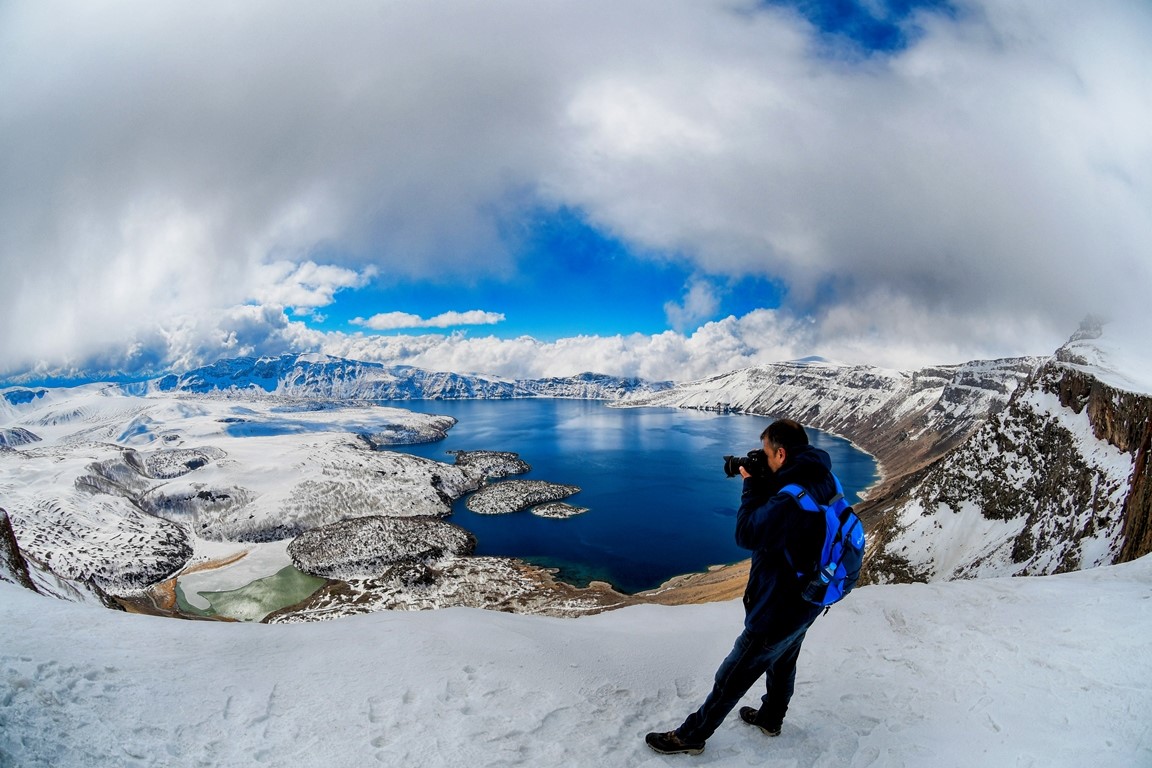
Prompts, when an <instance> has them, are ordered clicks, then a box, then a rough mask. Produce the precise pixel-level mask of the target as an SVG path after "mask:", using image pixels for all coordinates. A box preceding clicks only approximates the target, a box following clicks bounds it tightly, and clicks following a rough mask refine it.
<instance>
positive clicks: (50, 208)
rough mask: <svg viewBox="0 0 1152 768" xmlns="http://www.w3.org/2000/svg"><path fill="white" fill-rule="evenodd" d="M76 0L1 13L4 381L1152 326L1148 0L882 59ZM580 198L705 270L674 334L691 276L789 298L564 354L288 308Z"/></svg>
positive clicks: (1047, 18)
mask: <svg viewBox="0 0 1152 768" xmlns="http://www.w3.org/2000/svg"><path fill="white" fill-rule="evenodd" d="M65 6H67V7H61V5H60V4H59V3H56V4H52V5H50V6H49V5H44V4H41V3H35V2H30V1H26V2H19V1H18V2H14V3H5V4H4V5H3V6H0V94H3V97H2V98H0V268H2V271H3V280H0V327H2V328H3V331H2V334H3V343H2V345H0V375H2V374H5V373H7V374H12V373H15V372H20V371H23V370H27V369H30V368H36V367H37V366H40V368H41V369H43V370H60V369H66V368H67V366H93V365H95V366H101V365H102V366H105V367H107V368H110V369H112V368H119V369H122V370H128V371H131V370H144V369H146V368H148V367H149V366H156V365H178V364H181V363H182V362H186V361H193V362H195V361H199V360H203V359H211V358H212V357H215V356H218V354H217V353H218V352H222V353H224V354H228V353H230V352H229V351H232V352H242V351H248V350H251V351H255V352H259V353H264V352H267V353H275V352H277V351H280V350H282V349H284V348H292V349H319V348H325V349H328V350H335V349H340V348H347V349H349V350H354V349H357V348H360V349H369V348H372V349H375V352H374V354H375V355H376V356H378V357H379V356H389V355H393V356H399V357H403V356H404V355H406V354H412V355H415V356H416V357H417V358H418V359H419V360H421V361H423V362H425V363H426V364H432V363H437V364H440V363H439V361H441V360H442V361H443V363H442V364H443V365H445V366H453V367H459V368H460V369H464V370H478V369H485V370H493V371H494V372H496V371H500V372H512V369H514V368H516V367H517V366H518V365H524V366H528V367H532V366H534V367H535V368H536V369H543V368H547V369H548V371H549V372H572V371H576V370H581V369H584V368H594V369H598V370H606V371H609V372H631V373H644V372H646V371H649V370H653V371H655V370H656V369H660V368H664V369H669V368H672V366H669V364H668V362H667V361H666V360H665V359H664V357H663V356H665V355H672V356H674V358H675V359H676V361H677V366H679V367H678V368H672V369H673V370H681V369H690V370H693V371H700V372H711V371H713V370H716V368H714V366H724V365H729V364H730V363H731V362H732V361H751V360H754V359H755V358H756V357H757V356H759V355H774V354H777V353H779V354H792V353H798V354H812V353H817V354H823V355H825V356H828V357H839V358H841V359H848V360H852V361H857V360H861V359H862V358H867V361H868V362H878V363H881V364H908V363H911V362H928V361H931V362H941V361H947V360H950V359H956V358H962V359H966V358H971V357H977V356H990V355H996V354H1013V353H1036V352H1044V351H1047V350H1049V349H1051V348H1052V347H1053V346H1054V345H1055V344H1057V343H1059V341H1061V340H1062V339H1063V338H1064V337H1066V336H1067V334H1068V332H1069V331H1070V329H1073V328H1074V327H1075V324H1076V322H1078V320H1079V319H1080V318H1081V317H1082V316H1083V315H1085V314H1086V313H1087V312H1090V311H1095V312H1100V311H1118V312H1121V313H1125V312H1128V311H1131V313H1134V314H1136V315H1139V316H1146V310H1144V309H1143V307H1144V305H1145V304H1146V302H1147V297H1146V294H1147V293H1148V289H1149V286H1152V260H1149V259H1148V256H1147V254H1148V247H1149V244H1150V243H1152V134H1150V133H1149V132H1148V130H1147V126H1148V125H1152V97H1150V95H1149V90H1148V88H1147V84H1148V83H1149V82H1152V48H1150V47H1149V46H1148V45H1147V41H1148V40H1149V39H1152V8H1150V7H1149V5H1148V4H1147V3H1145V2H1142V0H1101V2H1096V3H1092V4H1090V5H1088V6H1085V5H1084V4H1082V3H1073V2H1070V0H1055V1H1053V0H1044V1H1043V2H1041V0H1013V1H1012V2H986V3H984V2H979V1H978V0H973V1H972V2H958V3H956V4H955V5H954V8H952V9H950V10H948V11H947V12H929V11H921V12H916V13H913V14H911V15H910V16H908V17H907V18H906V19H905V21H904V24H905V26H906V27H907V28H908V34H907V39H908V40H909V43H908V45H907V46H906V47H903V48H900V49H898V50H895V51H886V52H872V53H869V52H868V51H866V50H861V49H859V48H858V47H847V46H838V45H837V43H836V41H835V40H829V39H826V38H822V37H821V36H820V34H819V32H818V30H816V29H815V28H813V27H812V26H811V25H810V24H809V23H808V22H806V21H805V20H804V19H803V18H802V17H801V16H800V15H799V14H797V13H794V12H791V11H789V10H788V9H787V8H784V7H779V6H771V7H763V6H762V5H760V4H757V3H752V2H740V1H738V0H628V2H625V3H619V2H608V1H607V0H581V1H580V2H567V1H565V2H559V3H544V4H541V3H538V2H532V1H531V0H497V2H495V3H484V4H475V3H469V2H463V0H435V2H407V1H404V0H396V1H394V2H386V3H372V4H340V5H337V6H320V5H316V4H304V3H289V4H287V5H284V4H269V3H260V2H252V3H244V4H242V5H239V6H237V5H235V4H230V3H207V4H194V5H190V4H183V5H181V4H176V5H172V4H160V5H156V4H151V3H141V2H115V1H109V2H98V3H92V2H82V3H81V2H76V3H71V4H69V3H65ZM560 207H565V208H569V209H574V210H579V211H581V212H582V214H583V215H584V216H585V217H586V219H587V221H588V222H589V223H590V224H592V225H593V226H595V227H597V228H598V229H600V230H601V231H604V232H607V233H610V234H611V236H613V237H614V238H618V239H619V240H620V241H621V242H623V243H625V244H627V245H628V247H629V248H630V249H631V252H632V253H634V254H635V256H634V258H666V259H676V260H679V261H681V262H684V263H688V264H690V265H691V266H692V267H693V269H694V270H695V272H696V273H697V275H698V276H699V280H698V281H697V282H694V283H693V285H692V286H691V288H692V289H694V290H695V293H693V292H692V290H689V292H688V293H686V297H687V299H686V300H685V305H684V306H682V307H679V306H674V305H670V306H671V310H672V311H670V313H669V314H670V317H671V318H672V319H673V320H674V321H675V324H676V327H678V328H681V329H682V328H684V326H685V324H686V322H687V321H689V320H692V321H695V318H696V316H697V315H698V313H699V312H698V311H699V310H700V309H701V307H704V308H706V307H707V306H708V301H707V287H706V283H705V282H703V280H705V279H706V278H713V279H723V278H725V277H739V276H744V275H763V276H768V277H770V278H771V279H773V280H777V281H779V283H780V284H781V285H782V286H783V287H784V289H785V296H784V299H783V304H782V306H781V307H780V308H779V309H778V310H777V311H775V312H773V313H772V314H771V316H770V317H767V318H766V317H765V316H762V314H761V313H755V312H754V313H752V314H750V315H748V316H745V317H743V318H732V319H730V320H724V321H720V322H713V323H710V324H706V325H703V326H702V327H700V328H699V329H698V330H695V331H692V330H690V326H689V329H688V330H684V331H682V332H673V331H670V332H669V333H668V334H663V335H656V336H651V337H645V338H642V339H637V338H632V337H628V336H621V337H619V338H599V337H598V338H574V339H562V340H560V341H555V342H549V343H544V342H539V341H535V340H532V339H501V338H498V337H483V338H467V339H463V340H462V339H460V338H459V337H451V336H449V337H441V336H434V337H419V336H414V337H407V338H399V337H382V338H376V337H370V336H367V335H361V333H360V328H358V327H351V328H346V329H344V330H343V331H335V332H329V333H327V334H321V333H319V332H318V331H316V330H313V328H315V327H316V326H315V325H312V326H308V325H305V324H304V321H303V320H301V319H300V318H299V317H298V316H296V315H297V314H298V313H301V312H303V313H305V314H307V313H316V312H319V311H322V310H323V308H324V307H325V306H329V305H330V304H331V303H332V302H333V301H334V297H335V296H336V294H337V293H338V292H340V291H356V290H358V289H360V288H362V287H363V286H365V285H367V284H369V283H370V282H371V281H372V280H375V279H381V278H383V277H386V276H391V277H403V278H405V279H421V278H425V277H432V276H435V277H436V278H437V279H441V280H444V279H448V280H451V279H456V280H460V281H467V280H470V279H472V278H474V277H475V276H476V275H478V274H485V275H488V276H491V275H497V276H498V275H505V274H508V275H511V274H515V272H516V268H517V248H516V242H515V237H514V236H512V235H511V234H510V233H513V232H514V231H515V229H516V224H517V222H519V221H521V220H522V219H523V217H524V216H526V215H527V213H526V212H528V211H540V210H550V209H556V208H560ZM670 298H675V297H670ZM688 299H691V302H689V301H688ZM285 307H287V308H288V312H287V313H285V312H284V311H283V310H284V308H285ZM473 309H475V308H474V307H470V306H461V307H459V308H458V310H459V311H460V313H462V314H461V317H463V316H465V315H466V314H467V313H468V312H469V311H470V310H473ZM480 309H481V310H483V317H484V318H488V319H490V318H494V317H497V316H498V315H499V311H500V310H501V309H502V308H501V307H481V308H480ZM589 311H590V312H592V311H595V308H594V307H590V308H589ZM310 316H313V317H314V316H315V315H314V314H313V315H310ZM436 316H439V311H437V313H434V317H433V318H429V319H427V320H425V319H424V318H421V317H417V318H416V319H415V320H413V319H412V318H408V319H404V318H401V317H400V316H399V315H397V314H393V313H390V311H389V308H388V307H382V308H380V315H379V318H378V319H377V320H375V322H373V320H372V318H368V319H366V320H362V323H361V325H363V326H364V327H367V328H369V329H371V328H374V327H375V328H394V327H396V326H397V325H398V324H408V325H409V326H410V327H411V326H412V325H415V326H416V327H419V326H421V325H425V326H432V327H435V326H436V323H435V322H434V320H435V317H436ZM417 321H419V322H417ZM765 323H766V324H767V325H768V326H771V327H770V328H768V329H767V330H769V331H771V332H773V333H777V334H779V333H787V334H789V335H788V337H787V338H781V337H779V336H773V337H770V338H763V337H754V336H753V335H752V334H751V333H750V332H749V327H750V326H759V325H763V324H765ZM524 350H530V352H525V351H524ZM532 350H534V351H532ZM541 356H542V358H543V359H540V358H541ZM518 359H520V360H522V362H517V360H518ZM861 361H862V360H861ZM519 372H522V373H524V374H530V373H532V372H534V371H530V370H524V371H519Z"/></svg>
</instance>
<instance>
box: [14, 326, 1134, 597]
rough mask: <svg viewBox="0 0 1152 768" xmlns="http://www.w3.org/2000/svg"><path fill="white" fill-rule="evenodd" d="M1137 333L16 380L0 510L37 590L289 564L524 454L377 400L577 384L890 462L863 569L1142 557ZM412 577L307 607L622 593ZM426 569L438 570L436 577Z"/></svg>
mask: <svg viewBox="0 0 1152 768" xmlns="http://www.w3.org/2000/svg"><path fill="white" fill-rule="evenodd" d="M1130 348H1131V344H1128V345H1127V347H1125V346H1123V345H1121V346H1119V347H1118V346H1117V343H1116V342H1115V340H1111V339H1110V337H1109V336H1107V335H1106V334H1104V333H1103V331H1102V330H1101V329H1100V328H1099V327H1097V326H1091V327H1086V328H1085V329H1084V330H1083V331H1082V332H1080V333H1078V334H1077V335H1076V336H1075V337H1073V339H1072V340H1071V341H1070V342H1069V343H1068V344H1067V345H1065V346H1064V347H1062V348H1061V349H1060V350H1058V351H1057V353H1056V354H1054V355H1052V356H1050V357H1047V358H1041V357H1035V358H1012V359H1004V360H992V361H974V362H969V363H966V364H963V365H949V366H936V367H932V368H925V369H921V370H917V371H910V372H905V371H893V370H885V369H877V368H870V367H866V366H846V365H838V364H835V363H829V362H826V361H823V360H805V361H799V362H793V363H781V364H777V365H772V366H764V367H759V368H752V369H747V370H742V371H736V372H733V373H730V374H727V375H724V376H718V377H713V378H710V379H707V380H703V381H697V382H690V383H686V384H682V385H679V386H674V387H671V386H666V385H664V384H658V385H647V384H644V383H643V382H635V381H626V380H619V379H611V378H609V377H598V376H591V375H586V376H581V377H575V378H573V379H564V380H550V381H547V382H535V383H526V382H507V381H501V380H498V379H487V378H484V377H454V376H451V375H447V374H430V373H428V372H420V371H416V370H415V369H396V368H392V369H388V368H384V367H381V366H378V365H371V364H362V363H356V362H354V361H348V360H338V359H333V358H319V357H315V356H312V357H282V358H276V359H263V360H230V361H221V362H220V363H218V364H217V365H215V366H210V367H208V368H205V369H200V370H198V371H194V372H191V373H189V374H185V375H184V376H181V377H175V376H173V377H165V378H163V379H158V380H155V381H153V382H150V383H148V384H147V385H134V386H130V387H125V386H124V385H89V386H87V387H80V388H74V389H70V390H60V389H27V388H11V389H8V390H5V391H3V392H0V437H2V438H3V442H2V443H0V509H6V510H7V513H8V517H9V518H10V525H8V528H10V530H11V532H12V534H13V535H12V536H11V537H10V538H11V541H12V542H14V543H13V544H12V546H10V547H9V550H13V551H14V553H15V555H22V556H23V557H24V558H25V559H26V561H27V562H31V563H32V568H31V571H32V572H31V574H30V575H31V578H32V579H33V580H36V579H37V578H39V582H40V583H41V586H42V587H43V588H44V589H43V591H48V592H50V593H53V594H62V595H64V594H69V595H70V594H71V593H72V592H79V593H81V594H82V595H84V596H86V597H87V596H91V595H94V596H95V599H98V600H101V601H103V602H108V600H109V597H108V593H111V594H112V595H123V594H124V593H125V592H131V591H132V590H136V589H139V588H141V587H143V586H148V585H149V583H153V582H155V581H157V580H162V579H166V577H167V575H168V574H171V573H174V572H176V571H178V570H180V569H182V568H183V569H185V570H186V569H187V568H188V567H191V566H198V565H199V564H202V563H205V562H212V561H219V560H220V559H221V558H226V557H231V556H233V555H234V554H235V553H232V552H224V551H221V549H220V546H218V545H222V544H228V545H230V546H238V545H245V546H249V545H251V546H254V545H257V544H259V543H261V542H279V544H278V545H277V546H278V548H273V549H275V551H274V552H272V554H270V555H268V557H270V558H272V561H273V562H283V563H284V564H287V563H288V562H289V560H288V555H287V554H286V552H285V551H284V548H285V545H286V543H287V542H288V541H289V540H291V539H293V538H295V537H299V536H301V535H303V534H304V533H305V532H307V531H311V530H314V529H328V528H330V527H331V526H334V525H335V524H337V523H340V522H341V521H343V520H347V519H355V518H361V517H368V516H373V515H379V514H385V515H391V516H433V517H441V516H444V515H445V514H447V512H448V509H449V504H450V501H451V499H454V498H457V497H459V496H460V495H462V494H463V493H466V492H469V491H470V490H473V489H475V488H476V487H477V486H478V485H479V483H480V481H481V480H482V479H483V477H485V476H487V477H494V476H503V475H505V474H508V473H509V472H515V471H524V470H523V469H520V470H514V469H509V468H508V467H505V468H504V469H501V468H500V467H499V466H497V465H504V464H507V462H508V461H510V459H509V457H487V458H486V459H484V461H485V462H487V463H491V462H492V461H495V462H496V463H495V465H493V466H486V467H485V468H483V469H480V468H478V467H477V466H472V467H468V466H465V465H462V464H461V463H460V462H461V460H463V461H468V458H467V457H457V458H458V460H457V464H456V465H449V464H444V463H441V462H427V461H425V460H420V459H415V458H413V457H410V456H400V455H398V454H391V453H381V452H380V451H379V450H376V449H378V448H380V447H381V446H386V445H389V444H394V443H397V442H415V441H420V440H430V439H437V437H438V436H442V435H443V431H444V430H445V429H448V428H449V427H450V426H451V424H452V420H451V419H447V418H444V417H433V416H424V415H418V414H412V413H410V412H408V411H403V410H399V409H382V408H379V407H378V406H368V405H366V404H365V401H371V400H376V399H395V398H401V399H403V398H410V397H415V396H418V395H422V396H437V397H448V396H452V397H456V396H485V397H521V396H543V395H547V396H558V395H563V396H585V397H597V398H604V399H609V400H611V401H612V403H611V404H612V405H614V406H618V407H640V406H648V405H659V406H675V407H681V408H700V409H710V410H711V409H721V410H731V411H737V412H746V413H756V414H762V415H767V416H790V417H794V418H798V419H799V420H801V421H802V422H804V423H806V424H809V425H811V426H813V427H816V428H819V429H824V430H828V431H831V432H835V433H838V434H841V435H843V436H846V437H848V438H850V439H852V440H853V441H854V442H856V443H857V444H858V445H860V446H861V447H862V448H864V449H865V450H867V451H869V452H871V453H872V454H873V455H875V456H876V457H877V458H878V459H879V461H880V463H881V469H882V471H883V478H882V480H881V482H880V483H879V484H878V485H877V486H876V487H875V488H873V489H872V490H871V492H870V493H869V494H868V498H867V499H866V500H865V501H864V502H862V503H861V504H860V505H858V507H859V511H860V512H861V515H862V516H863V517H864V519H865V521H866V523H867V524H868V526H869V529H870V531H871V536H870V551H869V556H868V559H867V565H866V578H867V579H870V580H873V581H880V582H884V581H908V580H939V579H952V578H964V577H976V576H990V575H1013V574H1044V573H1054V572H1060V571H1065V570H1074V569H1079V568H1088V567H1093V566H1097V565H1103V564H1109V563H1115V562H1124V561H1128V560H1132V559H1135V558H1137V557H1139V556H1141V555H1143V554H1145V553H1147V552H1149V551H1152V523H1150V520H1152V512H1150V507H1152V490H1150V489H1152V480H1150V477H1149V474H1150V469H1149V464H1148V462H1147V459H1146V456H1147V453H1148V450H1149V435H1150V427H1149V425H1150V424H1152V396H1150V395H1149V394H1148V393H1149V392H1150V391H1152V386H1146V385H1144V384H1143V383H1142V382H1144V381H1145V378H1144V377H1143V375H1142V374H1141V375H1136V374H1135V373H1134V370H1133V368H1134V366H1133V359H1134V356H1133V355H1132V354H1121V352H1123V350H1125V349H1130ZM1118 350H1120V352H1118ZM1135 357H1136V358H1138V357H1139V356H1138V355H1136V356H1135ZM1133 376H1135V378H1133ZM241 438H242V439H241ZM269 457H277V460H276V461H271V460H270V459H269ZM477 458H478V457H474V458H473V460H476V459H477ZM509 466H511V465H509ZM289 468H290V469H289ZM382 478H383V481H382ZM556 480H561V481H562V480H563V479H562V478H557V479H556ZM513 485H515V484H513ZM513 485H510V486H509V488H512V487H513ZM433 528H434V526H425V527H424V529H425V530H432V529H433ZM332 530H337V528H332ZM370 555H371V556H370V557H369V558H368V559H372V558H376V559H377V560H378V559H379V558H380V557H384V556H385V555H382V554H381V553H379V552H375V553H370ZM349 556H351V555H349ZM356 556H357V557H359V556H360V555H359V554H357V555H356ZM251 559H253V560H254V561H258V560H259V558H257V557H255V556H251ZM332 567H335V565H333V566H332ZM9 570H13V569H12V568H10V569H9ZM19 570H20V569H19V568H16V569H15V571H14V572H18V571H19ZM417 571H419V573H417V572H416V571H413V570H412V569H411V568H410V567H408V566H407V565H404V566H403V567H399V566H397V567H395V568H392V569H390V570H389V571H388V574H381V573H370V574H369V573H365V574H362V575H361V578H351V577H349V579H346V580H345V583H346V585H347V587H348V588H345V587H340V588H336V589H328V590H325V591H324V592H322V593H318V594H317V596H315V598H314V599H313V601H312V603H311V604H310V605H309V606H307V607H306V609H302V612H301V613H300V616H301V618H303V617H304V615H305V613H307V612H308V611H311V612H312V613H311V614H310V615H311V616H312V617H314V616H316V615H320V614H321V613H322V614H323V615H325V616H330V615H338V614H339V613H340V612H341V611H347V610H353V611H354V612H355V611H360V610H376V609H379V608H385V607H398V606H402V605H419V606H433V605H438V606H443V605H452V604H461V602H463V603H464V604H468V605H486V606H499V605H503V604H502V603H501V600H500V598H499V596H498V592H499V589H500V585H503V587H505V588H507V589H508V590H509V594H510V595H512V597H509V601H510V603H511V604H515V605H519V606H521V607H522V608H523V609H525V610H543V611H551V612H557V613H564V614H569V613H580V612H584V611H587V610H599V609H601V608H603V607H604V606H606V605H620V604H623V603H624V602H627V601H625V600H623V599H621V596H619V595H615V594H614V593H600V594H594V595H591V596H590V599H588V600H586V601H584V602H580V600H581V599H582V598H581V597H580V596H579V595H574V594H572V593H570V592H565V591H564V590H563V589H562V588H561V587H560V586H558V585H556V584H555V583H554V582H550V581H549V580H548V578H547V577H546V576H542V575H541V574H540V573H535V574H528V575H525V569H524V568H523V567H521V566H517V565H515V564H509V563H505V562H496V561H492V562H488V561H486V560H485V559H484V558H461V557H455V559H454V560H453V561H452V563H451V564H450V565H449V564H448V563H446V562H445V563H441V564H440V566H438V567H437V568H435V569H433V570H431V571H430V570H428V569H427V568H417ZM324 572H325V570H324V568H319V569H318V570H317V573H318V574H320V573H324ZM333 572H334V571H333ZM433 572H434V573H436V574H439V575H440V576H443V577H444V578H443V579H442V580H441V581H439V582H437V583H435V584H433V583H430V582H429V580H428V578H427V576H428V574H429V573H433ZM37 573H40V574H41V576H42V577H38V576H37ZM0 575H2V574H0ZM385 576H387V579H391V581H388V580H387V579H385ZM13 578H15V577H14V576H13ZM185 578H189V577H185ZM197 578H199V577H197ZM525 579H526V580H525ZM10 580H12V579H10ZM61 580H62V582H61ZM533 582H535V583H536V587H532V586H531V584H532V583H533ZM481 584H483V585H484V586H483V588H481V587H480V585H481ZM464 585H470V587H471V588H472V590H473V591H472V592H471V593H469V591H468V589H465V588H463V587H464ZM210 586H212V585H210ZM414 586H419V590H417V591H420V592H421V595H422V596H420V597H417V596H415V595H414V594H413V589H412V588H414ZM206 588H208V587H206ZM534 590H535V593H536V594H535V595H534V596H533V597H531V598H528V597H525V595H527V594H529V593H533V591H534ZM556 590H560V591H559V592H557V591H556ZM541 595H543V597H541ZM573 601H575V602H573ZM340 606H343V607H340ZM353 606H358V607H356V608H353ZM284 618H285V617H283V616H280V617H278V619H279V620H284Z"/></svg>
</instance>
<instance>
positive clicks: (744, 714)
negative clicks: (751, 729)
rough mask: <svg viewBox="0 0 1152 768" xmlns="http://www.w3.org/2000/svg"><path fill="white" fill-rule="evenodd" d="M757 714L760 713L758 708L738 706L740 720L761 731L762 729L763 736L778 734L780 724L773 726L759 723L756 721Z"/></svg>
mask: <svg viewBox="0 0 1152 768" xmlns="http://www.w3.org/2000/svg"><path fill="white" fill-rule="evenodd" d="M758 714H760V710H758V709H752V707H740V719H741V720H743V721H744V722H746V723H748V725H754V726H756V727H757V728H759V729H760V730H761V731H763V733H764V735H765V736H779V735H780V726H776V727H775V728H773V727H771V726H768V725H760V723H758V722H756V715H758Z"/></svg>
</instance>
